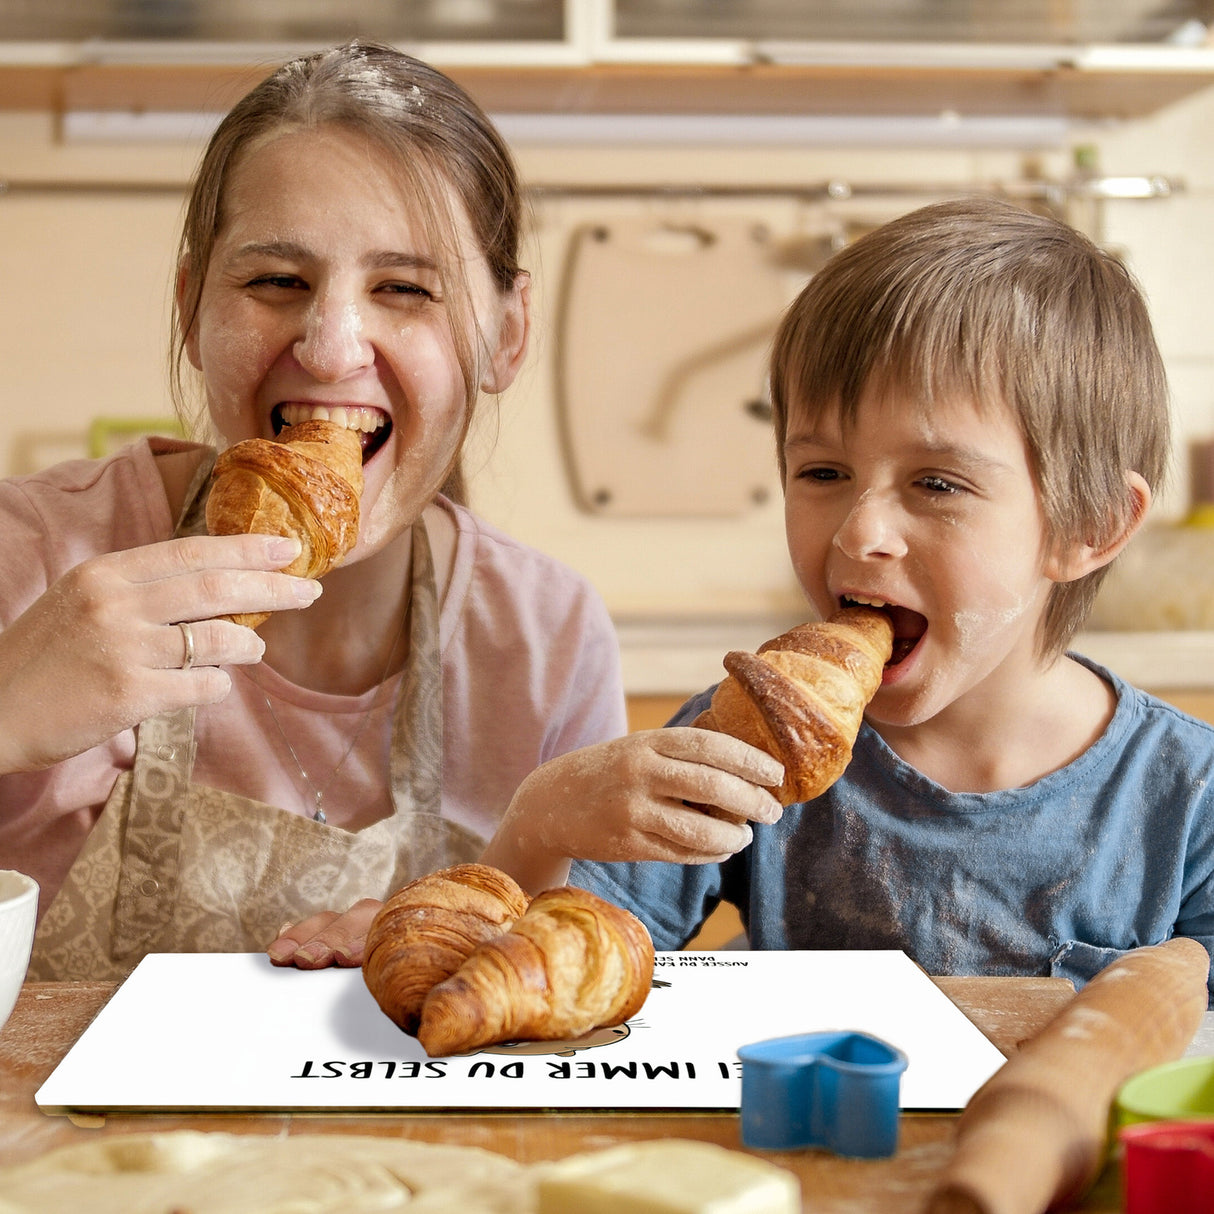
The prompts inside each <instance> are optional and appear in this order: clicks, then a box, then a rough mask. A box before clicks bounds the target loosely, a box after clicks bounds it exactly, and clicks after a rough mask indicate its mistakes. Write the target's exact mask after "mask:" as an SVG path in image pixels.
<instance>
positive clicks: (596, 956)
mask: <svg viewBox="0 0 1214 1214" xmlns="http://www.w3.org/2000/svg"><path fill="white" fill-rule="evenodd" d="M653 964H654V955H653V942H652V940H651V939H650V938H649V932H648V931H647V930H646V929H645V926H644V924H643V923H641V921H640V920H639V919H638V918H636V916H635V915H632V914H631V913H629V912H628V911H626V910H624V909H623V908H621V907H618V906H615V905H613V904H612V903H610V902H607V901H605V900H604V899H602V898H599V897H598V896H596V895H595V894H592V893H590V892H588V891H587V890H583V889H577V888H576V887H574V886H562V887H560V888H559V889H549V890H545V891H544V892H543V893H542V894H538V895H537V896H536V897H535V898H534V899H533V900H532V902H531V905H530V906H529V907H528V908H527V912H526V913H525V914H524V915H523V916H522V917H521V918H520V919H518V920H516V921H515V923H514V925H513V926H512V927H511V928H510V930H509V931H507V932H504V933H503V934H502V935H500V936H497V937H495V938H494V939H492V940H488V941H486V942H485V943H484V944H482V945H480V946H479V947H478V948H477V949H475V951H473V953H472V954H471V955H470V956H469V957H468V959H467V960H466V961H465V962H464V964H463V965H462V966H460V968H459V969H458V970H456V972H455V973H454V974H453V975H452V976H451V977H450V978H447V979H445V980H444V981H442V982H440V983H439V984H438V985H437V986H436V987H435V988H434V989H433V990H432V991H431V992H430V994H429V995H428V996H427V997H426V1001H425V1003H424V1004H423V1006H422V1017H421V1025H420V1027H419V1028H418V1032H417V1038H418V1040H419V1041H420V1042H421V1044H422V1046H423V1047H424V1049H425V1051H426V1053H427V1054H429V1055H430V1056H431V1057H441V1056H443V1055H447V1054H460V1053H465V1052H467V1051H469V1050H476V1049H480V1048H481V1047H482V1046H486V1045H491V1044H493V1043H494V1042H498V1041H515V1040H523V1041H555V1040H563V1039H569V1038H574V1037H580V1036H582V1035H583V1034H585V1033H588V1032H590V1031H591V1030H592V1029H596V1028H602V1027H606V1026H609V1025H615V1024H622V1023H623V1022H624V1021H625V1020H627V1019H628V1018H629V1016H635V1015H636V1013H637V1012H638V1011H640V1009H641V1006H642V1005H643V1004H644V1002H645V999H646V998H647V997H648V994H649V989H650V986H651V985H652V982H653Z"/></svg>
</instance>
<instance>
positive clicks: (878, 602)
mask: <svg viewBox="0 0 1214 1214" xmlns="http://www.w3.org/2000/svg"><path fill="white" fill-rule="evenodd" d="M843 597H844V598H845V599H846V601H847V602H849V603H855V604H857V605H858V606H860V607H888V606H889V604H888V603H887V602H886V601H885V600H884V599H870V598H867V597H866V596H865V595H862V594H848V595H844V596H843Z"/></svg>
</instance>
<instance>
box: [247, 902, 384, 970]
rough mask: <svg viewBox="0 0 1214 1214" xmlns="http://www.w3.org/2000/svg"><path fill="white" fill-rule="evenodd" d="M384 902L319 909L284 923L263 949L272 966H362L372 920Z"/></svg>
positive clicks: (312, 967)
mask: <svg viewBox="0 0 1214 1214" xmlns="http://www.w3.org/2000/svg"><path fill="white" fill-rule="evenodd" d="M382 905H383V904H382V903H381V902H378V901H376V900H375V899H374V898H364V899H363V900H362V901H361V902H356V903H355V904H354V905H353V906H352V907H350V909H349V910H348V911H344V912H338V911H321V913H320V914H318V915H311V916H309V917H308V918H307V919H304V920H303V921H302V922H300V923H287V924H285V925H284V926H283V927H282V929H281V930H280V931H279V933H278V938H277V939H276V940H275V941H274V942H273V943H272V944H271V945H270V947H269V948H268V949H266V952H267V953H268V954H269V957H270V960H271V961H272V962H273V963H274V964H275V965H294V966H296V967H297V968H299V969H301V970H320V969H325V968H326V967H327V966H330V965H348V966H355V965H362V963H363V946H364V945H365V944H366V941H367V932H368V931H369V930H370V927H371V921H372V920H373V919H374V918H375V915H376V912H377V911H378V910H379V908H380V906H382Z"/></svg>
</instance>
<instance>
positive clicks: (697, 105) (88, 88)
mask: <svg viewBox="0 0 1214 1214" xmlns="http://www.w3.org/2000/svg"><path fill="white" fill-rule="evenodd" d="M174 55H175V56H176V58H175V59H174V60H172V61H170V60H169V58H168V51H167V50H166V52H165V60H166V61H164V62H157V61H156V59H157V56H156V51H155V48H154V47H144V48H142V50H141V53H140V58H139V60H138V61H131V62H124V61H120V60H114V61H99V59H98V57H97V55H96V52H95V48H94V49H93V50H90V49H89V48H88V47H85V46H82V47H81V48H79V49H78V50H74V49H73V48H71V47H61V46H47V47H41V48H30V47H26V46H22V45H20V44H11V43H10V44H3V43H0V109H9V110H22V109H24V110H51V111H55V112H64V111H68V110H124V111H131V112H143V111H161V110H163V111H175V110H189V111H218V110H223V109H226V108H227V107H229V106H230V105H231V104H232V103H233V102H234V101H235V100H236V99H237V98H238V97H240V96H241V95H242V94H243V93H244V92H245V91H247V89H248V88H249V87H251V86H252V85H253V84H254V83H256V82H257V81H258V80H259V79H261V78H262V77H263V76H264V75H265V74H266V72H267V71H268V70H269V69H270V68H271V67H272V66H273V65H274V64H275V63H276V62H278V61H279V60H280V59H281V58H282V57H284V56H283V54H282V53H281V52H279V53H276V52H275V49H274V48H270V47H267V48H263V50H262V51H260V52H257V53H254V52H252V51H249V50H248V49H247V48H246V49H245V50H244V51H243V52H242V53H241V57H239V58H236V57H235V56H233V58H232V60H231V61H224V60H223V59H222V56H220V57H215V56H216V53H215V52H212V53H211V54H210V55H208V56H207V57H206V59H205V61H199V62H191V61H188V60H186V61H182V59H181V49H180V48H175V50H174ZM876 55H877V51H876V50H875V49H874V51H873V56H874V58H873V59H871V60H869V61H865V59H864V58H863V50H862V49H859V48H852V51H851V55H850V56H849V57H847V58H846V59H833V60H827V61H822V62H798V63H773V62H753V63H743V64H720V63H698V64H697V63H660V62H644V63H628V62H611V63H589V64H528V63H525V62H524V63H517V64H494V63H464V62H458V61H455V60H454V59H453V60H451V61H444V60H442V59H440V58H433V59H432V62H434V63H436V64H437V65H438V66H441V67H443V68H444V70H446V71H447V72H448V73H449V74H450V75H451V76H453V77H454V78H456V79H457V80H458V81H459V82H460V83H462V84H463V85H465V86H466V87H467V88H468V89H469V91H470V92H471V93H472V94H473V95H474V96H475V97H476V98H477V99H478V100H479V101H480V102H481V104H482V105H483V106H484V107H485V108H486V109H487V110H490V111H492V112H496V113H503V112H504V113H530V114H547V113H552V114H555V113H561V114H566V113H582V114H646V113H663V114H776V115H779V114H816V115H828V116H829V115H852V116H865V115H868V116H882V115H903V116H906V115H920V116H925V115H933V116H935V115H940V114H956V115H962V116H986V115H1018V116H1028V117H1061V118H1065V119H1068V120H1072V121H1089V122H1105V121H1109V120H1114V121H1116V120H1128V119H1134V118H1139V117H1142V116H1145V115H1147V114H1151V113H1154V112H1156V111H1157V110H1160V109H1162V108H1164V107H1166V106H1169V105H1172V104H1174V103H1176V102H1178V101H1181V100H1183V99H1184V98H1186V97H1189V96H1191V95H1193V94H1194V93H1197V92H1199V91H1201V90H1204V89H1206V88H1209V87H1210V86H1211V85H1214V51H1207V50H1177V51H1174V52H1163V51H1144V53H1143V54H1142V55H1138V56H1135V55H1131V54H1127V53H1126V52H1124V51H1121V52H1119V53H1118V54H1115V55H1114V54H1109V55H1105V56H1099V55H1092V54H1090V53H1089V54H1086V55H1081V54H1078V53H1075V54H1072V55H1071V56H1070V57H1058V58H1054V59H1051V58H1048V57H1046V58H1044V59H1042V58H1040V57H1037V58H1036V59H1033V60H1026V61H1023V62H1020V61H1017V60H1016V59H1015V58H1008V57H1006V56H995V57H991V58H990V60H989V61H987V62H983V61H982V60H981V57H977V58H974V57H971V59H973V60H974V61H973V62H970V63H968V64H967V62H966V59H965V57H963V56H956V55H954V56H951V58H950V59H949V60H948V61H945V60H940V59H934V58H932V57H931V56H930V55H928V54H927V53H926V52H925V53H924V55H923V58H922V62H920V63H919V64H918V65H916V64H915V63H914V62H911V61H910V60H911V59H913V57H914V52H912V51H910V50H908V49H906V48H903V53H902V55H901V56H900V57H899V58H898V59H896V60H893V61H890V60H888V59H886V60H885V61H882V60H880V59H878V58H876Z"/></svg>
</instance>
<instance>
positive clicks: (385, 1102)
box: [37, 951, 1003, 1112]
mask: <svg viewBox="0 0 1214 1214" xmlns="http://www.w3.org/2000/svg"><path fill="white" fill-rule="evenodd" d="M837 1029H848V1030H860V1031H863V1032H867V1033H871V1034H872V1035H874V1036H876V1037H880V1038H881V1039H883V1040H884V1041H887V1042H888V1043H890V1044H891V1045H894V1046H897V1047H898V1048H899V1049H901V1050H902V1051H903V1052H904V1053H905V1054H906V1055H907V1057H908V1058H909V1060H910V1065H909V1066H908V1068H907V1070H906V1072H905V1074H904V1075H903V1077H902V1088H901V1103H902V1107H903V1108H906V1109H957V1108H961V1107H963V1106H964V1105H965V1103H966V1101H967V1100H968V1099H969V1097H970V1096H971V1095H972V1094H973V1092H974V1091H975V1090H976V1089H977V1088H978V1087H979V1085H980V1084H981V1083H982V1082H983V1081H985V1080H986V1079H987V1078H988V1077H989V1076H990V1075H991V1074H993V1073H994V1072H995V1071H996V1070H997V1069H998V1068H999V1067H1000V1066H1001V1065H1002V1063H1003V1056H1002V1055H1001V1054H1000V1053H999V1051H998V1050H997V1049H996V1048H995V1046H994V1045H992V1044H991V1043H990V1042H989V1041H988V1040H987V1039H986V1038H985V1037H984V1036H983V1035H982V1033H981V1032H979V1030H978V1029H977V1027H976V1026H975V1025H974V1024H973V1023H972V1022H971V1021H970V1020H968V1019H967V1018H966V1017H965V1016H964V1015H963V1014H962V1012H961V1011H960V1010H959V1009H958V1008H957V1007H956V1005H955V1004H953V1003H952V1002H951V1001H950V1000H949V999H948V998H947V997H946V996H945V995H944V994H943V993H942V992H941V991H940V990H939V989H938V988H937V987H936V986H935V984H934V983H933V982H932V981H931V980H930V979H929V978H928V977H927V976H926V975H925V974H924V973H923V971H922V970H920V969H919V967H918V966H916V965H915V964H914V963H913V962H912V961H910V960H909V958H907V957H906V955H905V954H903V953H900V952H783V953H781V952H754V953H749V952H730V951H724V952H710V953H688V952H677V953H659V954H658V957H657V966H656V968H655V971H654V986H653V989H652V990H651V991H650V994H649V997H648V999H647V1000H646V1003H645V1006H644V1007H643V1008H642V1009H641V1012H640V1014H639V1015H637V1016H635V1017H634V1018H633V1019H632V1020H630V1021H629V1022H628V1023H627V1024H626V1025H624V1026H621V1027H620V1028H618V1029H612V1030H599V1031H598V1032H597V1033H594V1034H590V1035H589V1036H588V1037H587V1038H585V1039H582V1040H579V1041H578V1042H541V1043H532V1044H522V1045H502V1046H493V1047H489V1048H487V1049H485V1050H482V1051H481V1052H479V1053H476V1054H471V1055H462V1056H458V1057H453V1058H434V1059H432V1058H428V1057H427V1055H426V1054H425V1052H424V1051H423V1050H422V1048H421V1046H420V1045H419V1044H418V1043H417V1041H416V1040H415V1039H414V1038H412V1037H410V1036H408V1035H406V1034H405V1033H402V1032H401V1031H400V1030H399V1029H398V1028H397V1027H396V1026H395V1025H394V1024H393V1023H392V1022H391V1021H390V1020H389V1019H388V1018H387V1017H386V1016H385V1015H384V1014H383V1013H382V1012H381V1011H380V1010H379V1007H378V1006H377V1005H376V1003H375V1000H374V999H373V998H372V997H371V995H370V993H369V992H368V991H367V988H366V986H365V985H364V983H363V977H362V972H361V971H360V970H357V969H354V970H350V969H328V970H320V971H312V972H305V971H300V970H295V969H279V968H276V967H274V966H272V965H271V964H270V962H269V960H268V959H267V958H266V957H265V956H263V955H262V954H245V953H196V954H190V953H172V954H168V953H160V954H153V955H151V956H148V957H145V958H144V959H143V961H141V962H140V963H139V965H138V967H137V968H136V969H135V971H134V973H132V974H131V976H130V977H129V978H128V979H127V980H126V982H125V983H123V985H122V986H121V987H120V988H119V990H118V991H117V992H116V993H115V994H114V997H113V998H112V999H111V1000H110V1002H109V1003H108V1004H107V1005H106V1006H105V1007H104V1008H103V1009H102V1011H101V1012H100V1014H99V1015H98V1016H97V1018H96V1019H95V1020H94V1021H93V1023H92V1024H91V1025H90V1026H89V1027H88V1029H86V1030H85V1032H84V1034H83V1035H82V1036H81V1037H80V1040H79V1041H78V1042H77V1043H76V1044H75V1046H73V1047H72V1049H71V1050H70V1051H69V1053H68V1054H67V1056H66V1057H65V1058H64V1059H63V1061H62V1062H61V1063H60V1064H59V1066H58V1067H57V1068H56V1069H55V1071H54V1073H53V1074H52V1075H51V1076H50V1077H49V1078H48V1079H47V1081H46V1082H45V1083H44V1084H43V1085H42V1087H41V1088H40V1089H39V1091H38V1093H37V1102H38V1105H39V1107H41V1108H42V1109H43V1111H44V1112H68V1111H102V1112H104V1111H110V1112H116V1111H119V1110H123V1111H135V1110H141V1111H150V1110H169V1109H171V1110H206V1109H210V1110H219V1109H222V1110H254V1109H261V1110H279V1111H290V1110H299V1111H303V1110H333V1111H336V1110H385V1109H386V1110H393V1109H399V1110H405V1109H461V1108H462V1109H483V1108H517V1109H578V1108H595V1109H659V1108H660V1109H736V1108H738V1106H739V1103H740V1100H741V1064H740V1063H739V1062H738V1059H737V1052H736V1051H737V1048H738V1046H740V1045H744V1044H747V1043H749V1042H752V1041H759V1040H763V1039H765V1038H768V1037H779V1036H786V1035H788V1034H791V1033H804V1032H815V1031H819V1030H837Z"/></svg>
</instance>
